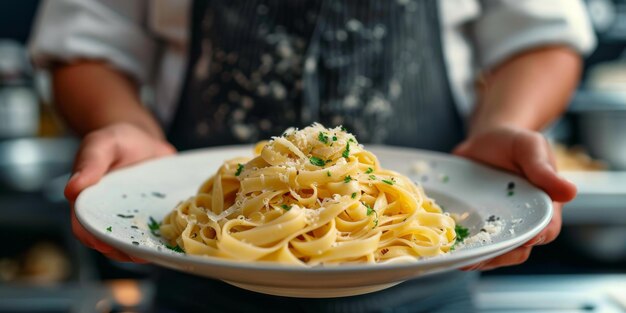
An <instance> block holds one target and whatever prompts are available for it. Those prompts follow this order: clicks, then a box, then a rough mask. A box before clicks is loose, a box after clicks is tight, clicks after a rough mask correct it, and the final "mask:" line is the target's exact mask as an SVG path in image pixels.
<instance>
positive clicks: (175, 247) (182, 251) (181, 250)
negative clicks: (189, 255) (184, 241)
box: [165, 245, 185, 253]
mask: <svg viewBox="0 0 626 313" xmlns="http://www.w3.org/2000/svg"><path fill="white" fill-rule="evenodd" d="M165 247H166V248H168V249H170V250H172V251H174V252H178V253H185V250H183V248H181V247H180V246H179V245H175V246H170V245H165Z"/></svg>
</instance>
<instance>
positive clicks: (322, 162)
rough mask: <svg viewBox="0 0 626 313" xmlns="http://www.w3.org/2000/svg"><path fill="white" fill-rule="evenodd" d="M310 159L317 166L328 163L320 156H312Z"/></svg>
mask: <svg viewBox="0 0 626 313" xmlns="http://www.w3.org/2000/svg"><path fill="white" fill-rule="evenodd" d="M309 161H310V162H311V164H313V165H316V166H324V164H326V162H324V160H322V159H320V158H318V157H310V158H309Z"/></svg>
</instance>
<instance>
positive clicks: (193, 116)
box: [169, 0, 463, 152]
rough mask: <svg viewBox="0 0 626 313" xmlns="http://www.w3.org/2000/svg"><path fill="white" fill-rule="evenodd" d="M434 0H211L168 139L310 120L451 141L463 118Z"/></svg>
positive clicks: (200, 16) (182, 142) (445, 144)
mask: <svg viewBox="0 0 626 313" xmlns="http://www.w3.org/2000/svg"><path fill="white" fill-rule="evenodd" d="M438 16H439V12H438V9H437V3H436V1H434V0H426V1H424V0H419V1H418V0H393V1H380V0H362V1H357V0H352V1H337V0H265V1H261V0H213V1H209V2H207V1H196V2H195V5H194V7H193V25H192V41H191V42H192V46H191V52H190V53H191V54H190V59H189V69H188V71H187V78H186V83H185V87H184V88H183V92H182V97H181V102H180V104H179V107H178V111H177V114H176V116H175V118H174V121H173V124H172V126H171V128H170V130H169V139H170V140H171V142H172V143H174V145H175V146H177V147H178V148H179V149H182V150H186V149H191V148H201V147H207V146H215V145H226V144H237V143H252V142H256V141H259V140H263V139H268V138H270V137H271V136H276V135H280V134H281V133H282V132H283V131H284V130H285V129H286V128H287V127H291V126H296V127H303V126H306V125H309V124H311V123H312V122H321V123H322V124H324V125H326V126H336V125H339V124H343V125H344V126H346V127H347V128H348V130H350V131H351V132H353V133H355V134H356V135H357V138H358V139H359V141H360V142H363V143H385V144H391V145H402V146H411V147H418V148H422V149H430V150H438V151H446V152H449V151H450V150H451V149H452V148H453V147H454V145H455V144H457V143H459V142H460V140H461V139H462V138H463V126H462V123H461V120H460V118H459V115H458V112H457V110H456V108H455V104H454V101H453V97H452V93H451V91H450V85H449V83H448V80H447V75H446V67H445V62H444V59H443V51H442V46H441V39H440V32H439V19H438Z"/></svg>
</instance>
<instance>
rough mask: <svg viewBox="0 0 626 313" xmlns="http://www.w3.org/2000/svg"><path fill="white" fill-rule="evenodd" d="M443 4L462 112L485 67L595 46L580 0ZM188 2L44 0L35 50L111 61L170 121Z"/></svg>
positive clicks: (47, 55)
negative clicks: (541, 49)
mask: <svg viewBox="0 0 626 313" xmlns="http://www.w3.org/2000/svg"><path fill="white" fill-rule="evenodd" d="M386 1H403V2H408V1H405V0H386ZM418 1H421V0H418ZM439 1H440V6H439V7H440V12H439V13H440V17H441V18H440V21H441V28H442V36H443V40H442V42H443V49H444V59H445V61H446V63H447V64H446V65H447V70H448V77H449V80H450V85H451V86H450V87H451V90H452V92H453V95H454V97H455V100H456V103H457V105H458V107H459V110H460V112H461V113H463V114H464V115H467V113H468V112H469V111H470V110H471V108H472V104H473V102H474V91H475V90H474V88H475V78H476V76H477V75H478V73H480V71H482V70H486V69H489V68H491V67H493V66H496V65H497V64H499V63H500V62H502V61H504V60H506V59H507V58H509V57H511V56H513V55H515V54H516V53H519V52H521V51H524V50H528V49H532V48H535V47H538V46H542V45H549V44H563V45H567V46H569V47H571V48H573V49H574V50H576V51H578V52H579V53H581V54H588V53H590V52H591V51H592V50H593V48H594V47H595V44H596V41H595V36H594V33H593V30H592V27H591V23H590V21H589V18H588V16H587V14H586V10H585V7H584V3H583V2H582V0H439ZM191 3H192V1H191V0H130V1H129V0H47V1H45V2H44V3H43V4H42V6H41V8H40V11H39V13H38V18H37V22H36V26H35V32H34V34H33V36H32V39H31V42H30V53H31V55H32V58H33V60H34V62H35V64H36V65H38V66H40V67H46V66H48V65H50V64H51V63H52V62H54V61H65V62H72V61H73V60H78V59H101V60H106V61H107V62H108V63H109V64H110V65H111V66H113V67H115V68H117V69H119V70H121V71H123V72H125V73H126V74H128V75H130V76H131V77H133V78H135V79H136V80H137V81H138V82H139V83H141V84H144V85H149V86H152V87H153V90H154V91H155V94H154V99H155V100H154V107H153V110H154V111H155V112H156V114H157V116H158V117H159V118H160V119H161V121H162V122H163V123H164V124H165V125H167V124H169V122H170V121H171V120H172V117H173V115H174V112H175V110H176V106H177V104H178V99H179V93H180V89H181V87H182V84H183V80H184V77H185V76H184V72H185V69H186V66H187V57H188V51H187V49H188V46H189V39H190V37H191V36H190V29H189V25H190V21H189V19H190V9H191ZM409 3H410V2H409Z"/></svg>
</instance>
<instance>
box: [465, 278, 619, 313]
mask: <svg viewBox="0 0 626 313" xmlns="http://www.w3.org/2000/svg"><path fill="white" fill-rule="evenodd" d="M474 300H475V304H476V307H477V309H478V312H481V313H482V312H484V313H487V312H507V313H514V312H520V313H521V312H526V313H531V312H560V313H566V312H598V313H623V312H626V275H547V276H498V277H493V276H492V277H487V278H482V279H481V281H480V284H479V285H478V287H477V293H476V296H475V298H474Z"/></svg>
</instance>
